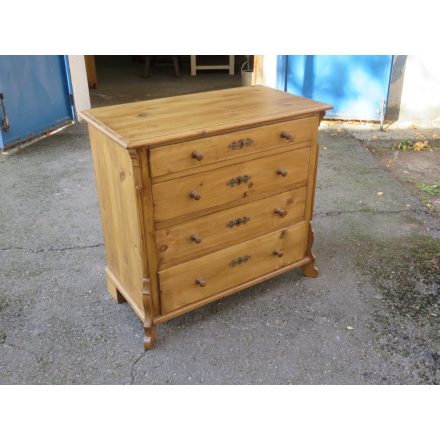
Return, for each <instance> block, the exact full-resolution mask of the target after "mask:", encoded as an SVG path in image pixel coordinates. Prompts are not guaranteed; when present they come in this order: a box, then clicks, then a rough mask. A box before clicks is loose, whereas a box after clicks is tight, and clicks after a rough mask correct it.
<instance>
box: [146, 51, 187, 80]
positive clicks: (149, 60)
mask: <svg viewBox="0 0 440 440" xmlns="http://www.w3.org/2000/svg"><path fill="white" fill-rule="evenodd" d="M152 58H153V55H145V65H144V74H143V75H142V76H143V77H144V78H148V76H149V75H150V67H151V64H153V63H154V60H153V63H152ZM171 59H172V61H173V66H174V73H175V74H176V76H177V77H180V66H179V58H178V57H177V55H171Z"/></svg>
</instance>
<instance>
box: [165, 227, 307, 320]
mask: <svg viewBox="0 0 440 440" xmlns="http://www.w3.org/2000/svg"><path fill="white" fill-rule="evenodd" d="M306 245H307V222H302V223H299V224H296V225H294V226H291V227H287V228H283V229H279V230H278V231H275V232H271V233H269V234H266V235H263V236H261V237H258V238H255V239H253V240H249V241H246V242H244V243H240V244H237V245H235V246H231V247H229V248H226V249H222V250H221V251H218V252H214V253H212V254H209V255H205V256H203V257H200V258H196V259H195V260H192V261H188V262H186V263H182V264H179V265H177V266H173V267H171V268H169V269H165V270H162V271H160V272H159V287H160V296H161V312H162V314H165V313H168V312H171V311H173V310H176V309H178V308H180V307H183V306H185V305H187V304H191V303H193V302H196V301H199V300H202V299H204V298H206V297H208V296H211V295H214V294H216V293H219V292H221V291H222V290H226V289H228V288H231V287H234V286H236V285H238V284H241V283H244V282H247V281H250V280H252V279H254V278H257V277H259V276H260V275H265V274H268V273H270V272H272V271H274V270H277V269H280V268H281V267H283V266H287V265H289V264H293V263H295V262H296V261H299V260H301V259H302V258H304V256H305V252H306Z"/></svg>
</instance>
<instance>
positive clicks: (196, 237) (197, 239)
mask: <svg viewBox="0 0 440 440" xmlns="http://www.w3.org/2000/svg"><path fill="white" fill-rule="evenodd" d="M191 240H192V241H193V242H194V243H197V244H199V243H201V242H202V237H200V235H199V234H193V235H191Z"/></svg>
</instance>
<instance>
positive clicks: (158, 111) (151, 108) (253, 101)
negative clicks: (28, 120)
mask: <svg viewBox="0 0 440 440" xmlns="http://www.w3.org/2000/svg"><path fill="white" fill-rule="evenodd" d="M329 108H331V106H329V105H327V104H323V103H320V102H316V101H312V100H310V99H306V98H303V97H300V96H294V95H289V94H287V93H284V92H280V91H278V90H275V89H271V88H268V87H264V86H255V87H239V88H233V89H227V90H216V91H212V92H203V93H195V94H191V95H183V96H177V97H172V98H162V99H154V100H150V101H141V102H134V103H130V104H121V105H115V106H110V107H100V108H95V109H91V110H86V111H83V112H81V116H82V117H83V118H84V119H85V120H86V121H88V122H89V123H90V124H92V125H94V126H95V127H98V128H99V129H100V130H101V131H103V132H105V133H106V134H107V135H108V136H109V137H111V138H112V139H114V140H115V141H117V142H118V143H120V144H121V145H122V146H124V147H127V148H136V147H139V146H143V145H145V146H148V147H151V146H157V145H164V144H167V143H176V142H181V141H184V140H190V139H191V138H192V139H195V138H200V137H206V136H210V135H214V134H220V133H224V132H228V131H233V130H237V129H244V128H246V127H252V126H256V125H259V124H267V123H268V122H275V121H277V120H287V119H292V118H294V117H297V116H302V115H307V114H310V115H311V114H313V113H316V112H320V111H325V110H328V109H329Z"/></svg>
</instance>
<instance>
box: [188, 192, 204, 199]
mask: <svg viewBox="0 0 440 440" xmlns="http://www.w3.org/2000/svg"><path fill="white" fill-rule="evenodd" d="M189 196H190V197H191V198H192V199H194V200H200V199H201V198H202V195H201V194H200V193H199V192H197V191H191V192H190V193H189Z"/></svg>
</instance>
